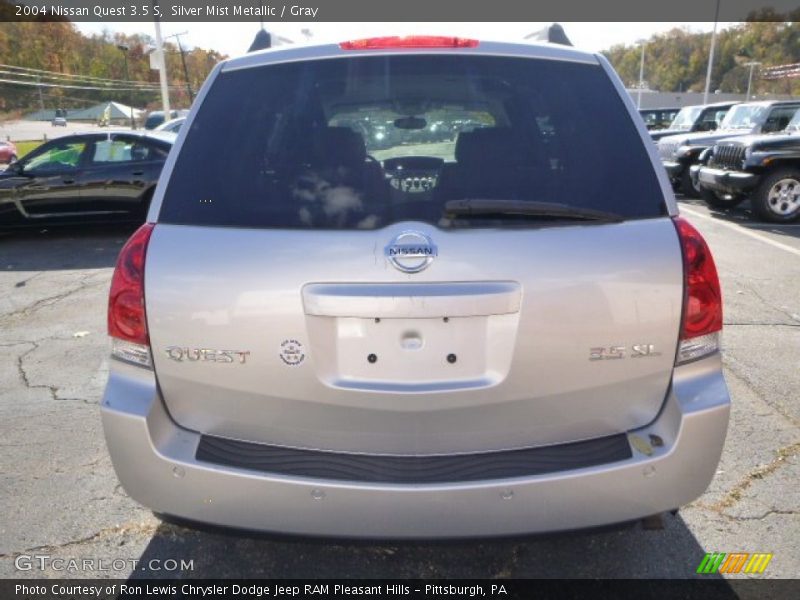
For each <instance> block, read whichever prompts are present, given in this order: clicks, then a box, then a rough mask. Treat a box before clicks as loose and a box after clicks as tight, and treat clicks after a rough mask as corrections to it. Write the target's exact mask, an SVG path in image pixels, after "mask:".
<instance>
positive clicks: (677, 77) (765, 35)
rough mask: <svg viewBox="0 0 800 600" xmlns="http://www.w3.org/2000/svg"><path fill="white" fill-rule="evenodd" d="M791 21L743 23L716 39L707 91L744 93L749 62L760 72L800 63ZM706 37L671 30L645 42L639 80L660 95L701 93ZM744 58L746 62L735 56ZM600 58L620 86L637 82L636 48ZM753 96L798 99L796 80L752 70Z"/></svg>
mask: <svg viewBox="0 0 800 600" xmlns="http://www.w3.org/2000/svg"><path fill="white" fill-rule="evenodd" d="M790 16H791V18H792V19H793V21H791V22H758V23H756V22H748V23H742V24H740V25H736V26H734V27H732V28H730V29H725V30H722V31H720V32H718V34H717V48H716V57H715V59H714V68H713V71H712V76H711V91H712V92H713V91H714V90H720V91H721V92H727V93H738V94H744V93H745V92H746V91H747V78H748V74H749V71H750V69H749V68H748V67H745V66H743V65H742V64H739V63H743V62H747V61H748V60H752V61H758V62H760V63H762V64H763V67H762V68H764V67H771V66H776V65H785V64H791V63H800V23H798V22H797V21H798V20H800V10H797V11H795V12H793V13H791V15H790ZM710 43H711V34H710V33H690V32H688V31H687V30H684V29H673V30H672V31H669V32H667V33H662V34H658V35H654V36H653V37H651V38H650V39H649V40H647V47H646V49H645V68H644V81H645V82H646V83H647V84H648V85H649V87H650V88H651V89H654V90H658V91H665V92H686V91H695V92H702V91H703V90H704V88H705V79H706V69H707V68H708V50H709V45H710ZM742 52H744V54H745V55H749V56H750V58H749V59H747V58H746V59H742V58H739V59H738V61H737V58H736V56H737V54H738V55H741V54H742ZM603 54H605V56H606V57H607V58H608V59H609V60H610V61H611V64H612V65H614V68H615V69H616V70H617V72H618V73H619V75H620V77H622V80H623V81H624V82H625V85H626V86H628V87H631V88H633V87H636V86H637V85H638V82H639V61H640V58H641V49H640V47H639V46H622V45H620V46H614V47H612V48H611V49H609V50H607V51H605V52H604V53H603ZM751 93H753V94H758V95H761V94H767V93H775V94H794V95H800V78H794V79H787V78H784V79H780V80H774V81H767V80H764V79H762V78H761V77H760V76H759V71H756V72H755V74H754V77H753V89H752V92H751Z"/></svg>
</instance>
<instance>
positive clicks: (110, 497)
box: [0, 129, 800, 578]
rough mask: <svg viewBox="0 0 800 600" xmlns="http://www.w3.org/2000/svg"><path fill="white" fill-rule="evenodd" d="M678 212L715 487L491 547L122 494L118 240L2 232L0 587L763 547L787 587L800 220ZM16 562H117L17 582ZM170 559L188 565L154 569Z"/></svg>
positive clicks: (797, 527)
mask: <svg viewBox="0 0 800 600" xmlns="http://www.w3.org/2000/svg"><path fill="white" fill-rule="evenodd" d="M59 131H61V129H59ZM681 206H682V210H685V213H684V214H685V215H686V216H687V217H688V218H689V219H690V220H691V221H692V222H693V223H694V224H695V225H696V226H697V228H698V229H699V230H700V231H701V232H702V233H703V234H704V235H705V236H706V239H707V240H708V242H709V244H710V245H711V248H712V250H713V251H714V253H715V257H716V261H717V267H718V270H719V273H720V277H721V280H722V285H723V293H724V298H725V331H724V338H723V342H724V350H725V351H724V362H725V372H726V378H727V382H728V385H729V387H730V391H731V395H732V398H733V411H732V417H731V424H730V429H729V432H728V438H727V443H726V447H725V450H724V453H723V457H722V462H721V464H720V466H719V470H718V473H717V476H716V478H715V479H714V481H713V483H712V484H711V486H710V488H709V489H708V491H707V492H706V493H705V495H704V496H703V497H701V498H700V499H699V500H697V501H696V502H694V503H693V504H691V505H690V506H687V507H684V508H683V509H682V510H681V511H680V513H678V515H676V516H672V515H666V516H665V519H664V528H663V529H656V530H650V529H644V528H643V527H642V526H641V525H640V524H636V525H634V526H632V527H629V528H624V529H613V530H603V531H591V532H577V533H570V534H563V535H548V536H538V537H529V538H522V539H512V540H491V541H453V542H447V543H409V542H404V543H400V544H398V543H391V542H389V543H366V542H356V543H351V542H344V541H337V542H332V541H326V540H308V539H295V538H274V537H266V536H260V537H252V536H251V537H247V536H239V535H231V534H228V533H224V532H218V531H196V530H189V529H185V528H182V527H180V526H177V525H167V524H163V523H161V522H160V521H159V520H157V519H156V518H155V517H154V516H153V515H152V514H151V513H150V512H149V511H147V510H145V509H143V508H142V507H140V506H138V505H137V504H136V503H135V502H133V501H132V500H130V499H129V498H128V497H127V496H126V494H125V492H124V491H123V490H122V489H121V488H120V486H119V484H118V482H117V479H116V477H115V475H114V472H113V469H112V466H111V462H110V459H109V457H108V454H107V452H106V448H105V443H104V440H103V434H102V429H101V424H100V414H99V408H98V403H99V401H100V397H101V394H102V389H103V386H104V383H105V379H106V375H107V371H108V350H109V342H108V340H107V337H106V333H105V329H106V323H105V318H106V313H105V310H106V296H107V292H108V286H109V280H110V276H111V272H112V269H113V264H114V261H115V258H116V255H117V252H118V251H119V249H120V247H121V245H122V244H123V242H124V240H125V238H126V236H127V235H129V233H130V232H131V230H130V229H123V228H116V229H113V230H109V229H105V230H96V229H95V230H91V231H87V230H78V229H70V230H63V231H55V230H53V231H45V232H31V233H24V234H13V235H5V236H2V237H0V356H2V360H0V447H1V448H2V454H0V506H2V507H3V510H2V513H0V577H20V576H21V577H28V576H30V577H41V576H48V577H58V576H64V575H68V576H71V577H72V576H85V577H94V576H101V577H127V576H134V577H158V576H174V575H180V576H185V577H237V576H239V577H244V576H249V577H274V578H287V577H426V578H429V577H442V578H448V577H480V578H484V577H487V578H492V577H648V578H649V577H692V576H695V575H694V574H695V570H696V568H697V566H698V564H699V562H700V560H701V559H702V557H703V555H704V553H705V552H714V551H717V552H770V553H773V554H774V557H773V559H772V561H771V562H770V564H769V566H768V568H767V569H766V571H765V573H764V574H763V575H762V576H761V577H796V576H797V573H798V572H800V549H798V544H797V540H798V539H800V518H798V510H800V486H798V485H797V482H798V481H799V480H800V399H799V398H798V391H799V390H800V369H798V364H800V223H798V224H795V225H766V224H758V223H755V222H754V221H751V220H750V219H749V218H748V215H747V212H748V210H749V208H748V206H747V204H744V205H742V206H740V207H739V208H738V209H736V210H735V211H733V212H732V213H731V214H727V215H726V214H720V213H713V212H711V211H709V210H708V209H707V208H705V206H704V205H702V203H700V202H697V201H682V202H681ZM591 503H592V499H591V498H590V497H587V499H586V510H591V509H592V507H591ZM30 555H48V556H49V557H51V558H56V557H58V558H65V559H72V558H75V559H84V558H89V559H94V560H98V559H101V558H102V559H104V560H105V561H111V560H113V559H124V561H125V565H124V567H122V568H120V569H113V568H112V569H109V568H107V569H106V570H101V571H84V572H66V573H65V572H63V571H56V570H54V569H52V568H48V569H46V570H45V571H44V572H41V571H39V570H37V569H33V570H30V571H19V570H17V568H16V567H15V562H17V563H18V562H19V561H16V560H15V559H17V558H18V557H20V556H23V557H24V556H30ZM167 559H173V560H177V561H179V562H180V560H181V559H183V560H191V561H193V563H192V567H193V568H192V569H185V570H183V571H182V572H179V573H175V572H168V571H166V570H165V569H164V568H163V565H165V564H166V563H164V561H165V560H167ZM131 560H138V561H140V562H139V563H138V564H137V565H136V566H135V567H134V566H133V563H132V562H130V561H131ZM106 564H108V563H106ZM706 577H708V576H706ZM739 577H741V576H739Z"/></svg>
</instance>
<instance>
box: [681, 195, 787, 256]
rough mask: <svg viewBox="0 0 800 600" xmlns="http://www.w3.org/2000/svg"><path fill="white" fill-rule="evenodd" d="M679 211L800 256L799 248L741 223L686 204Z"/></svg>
mask: <svg viewBox="0 0 800 600" xmlns="http://www.w3.org/2000/svg"><path fill="white" fill-rule="evenodd" d="M680 211H681V212H685V213H689V214H690V215H692V216H693V217H697V218H698V219H706V220H707V221H712V222H714V223H716V224H717V225H721V226H722V227H727V228H728V229H731V230H733V231H736V232H737V233H741V234H742V235H746V236H747V237H751V238H753V239H754V240H759V241H761V242H764V243H765V244H769V245H770V246H774V247H775V248H780V249H781V250H785V251H786V252H790V253H792V254H794V255H796V256H800V249H797V248H793V247H792V246H788V245H787V244H782V243H780V242H776V241H775V240H773V239H770V238H768V237H767V236H766V235H763V234H761V233H756V232H755V231H750V230H749V229H746V228H745V227H742V226H741V225H737V224H736V223H731V222H730V221H725V220H723V219H717V218H715V217H711V216H709V215H706V214H704V213H701V212H699V211H696V210H692V209H691V208H687V207H686V206H681V207H680Z"/></svg>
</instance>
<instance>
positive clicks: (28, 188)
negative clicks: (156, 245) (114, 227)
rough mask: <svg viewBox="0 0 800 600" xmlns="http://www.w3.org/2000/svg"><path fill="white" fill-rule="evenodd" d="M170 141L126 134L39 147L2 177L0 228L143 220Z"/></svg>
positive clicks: (166, 136)
mask: <svg viewBox="0 0 800 600" xmlns="http://www.w3.org/2000/svg"><path fill="white" fill-rule="evenodd" d="M174 140H175V135H174V134H170V133H161V134H154V133H149V134H144V133H138V132H131V131H125V132H103V133H82V134H75V135H67V136H64V137H60V138H58V139H55V140H52V141H50V142H47V143H45V144H42V145H41V146H39V147H38V148H36V149H35V150H33V151H31V152H30V153H28V154H27V155H26V156H24V157H23V158H22V159H21V160H19V161H17V162H15V163H13V164H11V165H10V166H9V167H8V168H7V169H6V170H5V171H3V172H2V173H0V228H3V229H6V228H17V227H41V226H43V225H48V226H50V225H60V224H79V223H90V222H110V221H139V222H141V221H144V218H145V214H146V212H147V207H148V205H149V203H150V199H151V197H152V194H153V189H154V188H155V184H156V181H158V176H159V174H160V173H161V169H162V167H163V166H164V162H165V160H166V158H167V155H168V153H169V150H170V148H171V147H172V143H173V142H174Z"/></svg>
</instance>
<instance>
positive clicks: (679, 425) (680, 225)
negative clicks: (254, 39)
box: [102, 37, 730, 538]
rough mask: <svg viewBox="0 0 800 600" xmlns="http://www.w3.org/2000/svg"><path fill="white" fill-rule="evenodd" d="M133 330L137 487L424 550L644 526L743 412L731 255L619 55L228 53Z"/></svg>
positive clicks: (155, 230)
mask: <svg viewBox="0 0 800 600" xmlns="http://www.w3.org/2000/svg"><path fill="white" fill-rule="evenodd" d="M220 148H225V149H226V150H225V152H222V153H220V151H219V149H220ZM619 165H625V169H624V170H623V169H620V168H619ZM108 320H109V330H110V334H111V337H112V340H113V350H112V352H113V360H112V361H111V363H112V367H111V373H110V379H109V382H108V386H107V388H106V391H105V396H104V398H103V402H102V415H103V424H104V427H105V433H106V437H107V440H108V446H109V450H110V453H111V457H112V459H113V463H114V467H115V469H116V472H117V474H118V476H119V479H120V481H121V482H122V484H123V486H124V488H125V489H126V490H127V492H128V493H129V494H130V495H131V496H132V497H133V498H134V499H136V500H138V501H139V502H141V503H142V504H144V505H146V506H148V507H150V508H151V509H153V510H154V511H155V512H157V513H160V514H164V515H170V516H173V517H180V518H183V519H188V520H191V521H197V522H204V523H211V524H218V525H223V526H229V527H237V528H245V529H252V530H262V531H274V532H286V533H295V534H311V535H323V536H344V537H383V538H403V537H410V538H427V537H458V536H487V535H506V534H520V533H527V532H543V531H552V530H564V529H574V528H583V527H589V526H597V525H603V524H610V523H616V522H621V521H627V520H633V519H637V518H640V517H646V516H650V515H653V514H658V513H660V512H662V511H666V510H671V509H675V508H677V507H680V506H681V505H683V504H685V503H687V502H690V501H691V500H693V499H695V498H697V497H698V496H699V495H700V494H702V493H703V491H704V490H705V489H706V487H707V486H708V484H709V482H710V480H711V478H712V476H713V475H714V472H715V469H716V467H717V464H718V461H719V457H720V453H721V450H722V446H723V442H724V439H725V433H726V429H727V425H728V413H729V408H730V400H729V396H728V391H727V388H726V385H725V382H724V380H723V376H722V368H721V358H720V353H719V334H720V330H721V328H722V307H721V297H720V287H719V282H718V279H717V272H716V269H715V266H714V261H713V259H712V257H711V254H710V252H709V249H708V247H707V246H706V243H705V242H704V240H703V238H702V237H701V236H700V234H699V233H698V232H697V231H696V230H695V229H694V228H693V227H692V225H690V224H689V223H688V222H687V221H685V220H683V219H682V218H681V217H679V216H678V211H677V206H676V203H675V199H674V196H673V193H672V190H671V188H670V186H669V182H668V181H667V178H666V174H665V173H664V172H663V169H662V168H661V165H660V163H659V161H658V157H657V155H656V153H655V147H654V146H653V143H652V141H651V140H650V138H649V136H648V134H647V130H646V129H645V127H644V124H643V123H642V122H641V119H640V118H639V116H638V115H637V114H636V111H635V109H634V107H633V105H632V103H631V101H630V99H629V98H628V96H627V94H626V92H625V90H624V89H623V87H622V85H621V83H620V81H619V79H618V77H617V76H616V75H615V74H614V72H613V70H612V69H611V67H610V66H609V64H608V63H607V62H606V60H605V59H604V58H603V57H601V56H599V55H595V54H591V53H585V52H580V51H577V50H575V49H572V48H569V47H565V46H560V45H554V44H549V43H540V44H509V43H493V42H483V41H481V42H478V41H475V40H470V39H464V38H444V37H442V38H440V37H410V38H371V39H365V40H357V41H351V42H345V43H342V44H338V45H323V46H316V47H296V48H290V49H285V50H284V49H278V50H270V51H266V52H260V53H255V54H251V55H248V56H244V57H241V58H236V59H232V60H228V61H225V62H223V63H221V64H220V65H218V66H217V67H216V68H215V69H214V71H213V72H212V74H211V75H210V76H209V78H208V81H207V82H206V84H205V87H204V88H203V90H202V92H201V94H200V95H199V96H198V99H197V101H196V103H195V107H194V109H193V110H192V112H191V114H190V115H189V117H188V119H187V122H186V125H185V126H184V127H183V128H182V129H181V132H180V135H179V137H178V139H177V142H176V145H175V147H174V149H173V152H172V153H171V154H170V157H169V158H168V161H167V163H166V165H165V167H164V172H163V176H162V179H161V180H160V182H159V184H158V187H157V190H156V192H155V195H154V198H153V201H152V204H151V207H150V212H149V215H148V222H147V223H146V224H145V225H144V226H142V227H141V229H139V230H138V231H137V232H136V233H135V234H134V235H133V236H132V237H131V238H130V240H129V241H128V242H127V244H126V245H125V247H124V248H123V250H122V251H121V254H120V256H119V261H118V263H117V268H116V271H115V273H114V277H113V281H112V285H111V293H110V301H109V312H108Z"/></svg>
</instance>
